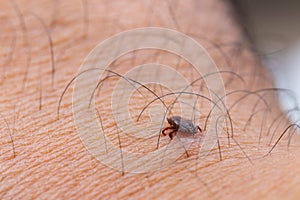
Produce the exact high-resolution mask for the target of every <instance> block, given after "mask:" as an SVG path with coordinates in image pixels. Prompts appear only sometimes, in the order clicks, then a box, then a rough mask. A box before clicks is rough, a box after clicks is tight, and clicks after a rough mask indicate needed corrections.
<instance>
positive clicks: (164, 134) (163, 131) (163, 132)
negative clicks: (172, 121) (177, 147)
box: [161, 127, 174, 136]
mask: <svg viewBox="0 0 300 200" xmlns="http://www.w3.org/2000/svg"><path fill="white" fill-rule="evenodd" d="M170 129H172V130H174V128H173V127H166V128H164V129H163V130H162V132H161V133H162V134H163V136H166V135H167V134H166V133H165V132H166V131H167V130H170Z"/></svg>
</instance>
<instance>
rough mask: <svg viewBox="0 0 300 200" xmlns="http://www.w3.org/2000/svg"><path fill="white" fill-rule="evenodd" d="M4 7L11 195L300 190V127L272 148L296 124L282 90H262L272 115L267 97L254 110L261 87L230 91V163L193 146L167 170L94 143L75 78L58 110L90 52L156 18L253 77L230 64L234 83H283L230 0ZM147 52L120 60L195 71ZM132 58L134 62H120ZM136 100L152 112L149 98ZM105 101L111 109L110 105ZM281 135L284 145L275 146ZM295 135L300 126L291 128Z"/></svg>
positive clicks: (2, 179) (291, 194)
mask: <svg viewBox="0 0 300 200" xmlns="http://www.w3.org/2000/svg"><path fill="white" fill-rule="evenodd" d="M0 8H1V21H0V23H1V27H2V34H1V55H2V59H1V60H2V61H1V63H2V64H1V70H2V71H1V77H2V79H1V85H0V87H1V98H0V100H1V104H0V105H1V107H0V113H1V120H0V124H1V127H0V128H1V137H0V145H1V148H0V149H1V151H0V152H1V156H0V174H1V176H0V198H1V199H19V198H22V199H32V198H33V199H37V198H41V199H57V198H60V199H62V198H71V199H78V198H86V199H92V198H96V199H108V198H114V199H125V198H129V197H130V198H135V199H154V198H160V199H183V198H185V199H186V198H189V199H204V198H212V199H220V198H225V199H232V198H241V197H242V198H243V199H255V198H268V199H271V198H272V199H274V198H278V199H282V198H285V199H297V197H298V198H299V196H300V190H299V186H298V185H299V184H300V175H299V174H300V168H299V164H300V159H299V158H300V153H299V150H298V148H297V144H298V137H297V135H293V138H292V141H291V146H290V148H289V150H288V149H287V146H288V145H287V144H288V140H287V138H286V137H283V138H285V139H282V140H280V141H279V143H278V146H276V148H274V151H273V152H272V153H271V155H269V156H265V157H264V155H266V154H267V152H268V151H269V150H270V149H271V147H272V145H273V144H274V143H275V141H276V140H277V139H278V138H279V136H280V134H281V133H283V131H284V130H285V129H286V128H287V127H288V126H289V123H288V121H287V120H286V119H285V117H282V113H281V111H280V109H279V106H278V102H277V101H276V98H275V90H274V89H268V90H263V91H261V92H260V93H258V92H257V93H255V94H260V95H262V96H264V97H265V99H266V101H267V104H268V105H269V107H270V109H271V112H270V114H269V115H268V117H264V113H266V112H259V110H263V111H264V110H265V109H266V106H265V105H264V104H263V103H260V104H259V106H257V108H256V110H252V109H253V106H255V105H256V103H257V100H258V99H259V97H258V96H257V95H255V94H253V95H248V96H247V97H245V98H244V99H242V100H240V102H238V101H239V99H240V98H242V97H243V96H244V95H245V94H247V92H240V93H235V94H232V95H230V96H228V98H226V104H227V107H228V108H230V107H231V106H232V109H231V110H230V114H231V117H232V119H233V120H232V121H233V124H234V127H233V130H232V131H233V133H234V138H236V140H237V141H238V143H235V142H234V140H233V139H231V146H230V147H228V143H227V136H226V134H225V135H224V136H223V137H220V143H221V144H220V146H221V150H222V161H220V159H219V150H218V148H217V147H216V148H215V149H213V150H212V152H211V153H210V154H208V155H207V156H206V157H203V158H201V159H199V160H198V161H197V162H196V161H195V157H196V156H195V154H193V149H192V150H191V151H192V152H189V153H190V154H191V156H190V157H188V158H186V157H185V156H184V155H183V156H182V157H181V158H180V159H179V160H178V161H176V162H175V163H173V164H171V165H169V166H167V167H166V168H162V169H160V170H158V171H155V172H149V173H144V174H132V173H125V174H124V175H122V173H121V172H120V171H116V170H114V169H111V168H110V167H107V166H105V165H104V164H102V163H101V162H99V161H98V160H96V159H95V158H94V157H93V156H92V155H91V154H90V153H89V152H88V151H87V149H86V148H85V146H84V145H83V143H82V142H81V140H80V138H79V137H78V135H77V134H76V128H75V125H74V121H73V113H72V89H71V88H70V89H69V90H67V92H66V94H65V96H64V99H63V102H62V104H61V108H60V110H61V111H60V118H59V119H58V118H57V105H58V100H59V98H60V96H61V94H62V92H63V90H64V88H65V87H66V85H67V84H68V82H69V81H70V80H71V79H72V78H73V77H74V76H76V74H77V72H78V70H79V68H80V65H81V63H82V62H83V60H84V58H85V57H86V56H87V55H88V54H89V52H90V51H91V50H92V49H93V48H94V47H95V46H96V45H97V44H98V43H99V42H101V41H103V40H105V39H107V38H108V37H110V36H112V35H114V34H117V33H119V32H121V31H125V30H130V29H133V28H141V27H146V26H155V27H164V28H170V29H175V30H178V31H181V32H183V33H185V34H187V35H189V36H190V37H192V38H194V39H195V40H196V41H197V42H199V43H201V45H203V46H204V47H205V48H206V49H207V51H208V52H209V53H210V55H211V56H212V58H213V60H214V61H215V62H216V64H217V66H218V67H219V69H220V70H227V71H232V72H235V73H237V74H239V75H240V76H242V78H243V81H241V80H240V79H239V78H237V77H236V76H234V75H228V74H227V75H226V74H224V80H225V81H224V82H225V83H227V84H225V86H226V92H227V93H230V92H232V91H248V93H249V91H258V90H261V89H262V88H273V86H272V81H271V78H270V77H269V75H268V72H267V71H265V69H264V68H263V67H262V65H261V63H260V62H259V59H258V58H257V57H256V56H255V53H254V52H253V51H251V47H250V46H251V45H250V44H248V42H247V40H246V38H245V37H244V36H243V32H242V30H241V29H240V28H239V26H238V25H237V23H236V21H235V20H234V17H233V15H232V10H231V7H230V6H229V5H227V3H225V2H223V1H219V0H210V1H205V0H188V1H183V0H174V1H158V0H145V1H138V0H137V1H132V0H120V1H109V0H99V1H96V0H82V1H80V0H76V1H59V0H56V1H50V0H43V1H33V2H32V1H25V0H20V1H14V2H13V1H1V3H0ZM143 55H144V54H143V53H140V54H139V52H136V54H135V53H132V54H129V55H128V56H127V57H124V58H123V62H125V63H123V65H122V67H119V68H120V69H119V68H118V67H116V68H113V69H115V70H121V71H122V70H123V72H124V71H125V72H126V71H128V70H129V69H131V68H132V65H133V64H134V66H136V65H138V64H142V63H145V60H146V61H147V59H148V60H149V61H151V62H154V61H155V60H156V59H157V60H159V61H160V62H161V63H163V64H166V65H173V66H174V65H175V66H177V67H178V70H181V71H182V72H183V73H186V75H187V76H190V78H191V80H194V79H195V77H192V76H193V74H192V73H190V72H189V71H188V69H189V68H187V67H185V65H184V63H183V62H178V60H176V57H172V56H171V55H165V56H161V55H160V54H159V55H156V54H155V53H153V52H152V54H151V52H150V53H149V54H147V56H146V57H145V56H143ZM155 56H156V57H155ZM153 57H155V59H153ZM174 58H175V59H174ZM121 59H122V58H121ZM151 59H152V60H151ZM124 60H125V61H124ZM118 63H119V65H118ZM120 63H122V60H120V61H118V62H116V63H114V65H115V66H120ZM140 76H146V75H145V74H141V75H140ZM165 78H167V77H165ZM243 82H244V83H243ZM106 86H107V87H105V85H104V86H103V87H102V88H101V94H103V96H101V97H102V99H103V98H104V99H105V97H109V95H110V93H109V92H110V90H111V87H110V86H109V84H107V85H106ZM281 92H282V91H281ZM283 92H284V91H283ZM160 95H161V94H160ZM152 99H153V96H152ZM148 100H150V98H149V99H148ZM99 101H100V100H99ZM235 103H236V105H235V106H233V105H234V104H235ZM99 105H100V104H99ZM143 106H144V104H143ZM200 108H201V109H202V110H203V111H204V113H208V112H209V108H206V107H205V106H200ZM98 109H101V107H98ZM132 109H133V110H134V111H136V112H140V111H141V109H142V107H139V106H137V107H133V108H132ZM100 111H101V112H100V113H101V115H102V116H103V117H104V116H105V118H106V119H109V116H110V115H111V113H110V110H109V109H102V110H100ZM256 112H257V114H255V115H254V113H256ZM251 116H252V117H251ZM249 118H251V121H250V120H248V119H249ZM276 119H279V120H277V121H274V120H276ZM204 121H205V117H204V118H203V119H202V118H201V125H203V124H204ZM247 123H248V125H247V126H246V124H247ZM272 123H273V126H272V128H270V129H269V127H270V126H271V125H272ZM165 126H167V122H166V123H165ZM228 126H229V125H228ZM245 126H246V128H245ZM103 128H104V129H105V130H107V131H109V130H113V129H114V126H113V123H104V127H103ZM229 129H230V127H229ZM229 132H230V131H229ZM230 133H231V132H230ZM273 133H274V136H273V140H272V143H271V145H267V144H268V143H269V142H270V139H271V138H272V135H273ZM288 133H292V131H291V132H287V134H286V135H284V136H287V135H288ZM163 139H166V138H163ZM124 140H125V141H124V143H126V138H125V139H124ZM12 141H13V143H12ZM153 141H156V140H145V141H143V146H145V148H146V147H147V146H150V145H153ZM237 144H238V145H240V146H241V148H239V146H238V145H237ZM154 146H156V143H155V144H154ZM12 148H14V151H15V153H14V152H13V150H12ZM241 149H242V150H244V151H245V152H246V153H247V155H248V156H249V157H250V158H251V162H252V164H251V162H250V161H249V160H248V159H247V158H246V157H245V155H244V154H243V152H242V150H241ZM194 150H195V149H194ZM193 155H194V156H193Z"/></svg>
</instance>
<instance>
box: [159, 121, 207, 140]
mask: <svg viewBox="0 0 300 200" xmlns="http://www.w3.org/2000/svg"><path fill="white" fill-rule="evenodd" d="M167 121H168V123H169V124H170V126H169V127H166V128H164V129H163V130H162V135H163V136H166V135H169V137H170V139H171V140H172V139H173V137H174V136H175V135H176V134H177V133H178V132H179V133H187V134H192V135H194V134H196V133H197V132H198V130H199V131H200V133H202V129H201V128H200V127H199V126H195V125H194V123H193V122H192V121H191V120H188V119H184V118H182V117H180V116H174V117H169V118H167ZM168 130H171V131H170V132H169V133H166V131H168Z"/></svg>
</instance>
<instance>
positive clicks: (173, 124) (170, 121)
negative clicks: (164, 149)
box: [167, 117, 179, 129]
mask: <svg viewBox="0 0 300 200" xmlns="http://www.w3.org/2000/svg"><path fill="white" fill-rule="evenodd" d="M167 121H168V123H169V124H170V125H171V126H172V127H174V128H176V129H178V128H179V124H178V123H177V122H176V120H174V119H173V118H172V117H169V118H167Z"/></svg>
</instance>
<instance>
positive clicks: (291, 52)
mask: <svg viewBox="0 0 300 200" xmlns="http://www.w3.org/2000/svg"><path fill="white" fill-rule="evenodd" d="M232 3H233V5H234V7H235V9H236V10H237V19H238V20H239V22H240V24H241V26H242V27H243V28H244V31H245V34H246V35H247V36H248V38H249V39H250V41H251V42H252V43H253V44H254V48H255V49H256V51H257V52H258V55H259V56H260V57H261V58H262V60H263V62H264V63H265V65H266V66H267V67H269V68H270V69H271V71H272V73H273V75H274V82H275V86H276V87H278V88H286V89H289V90H292V91H293V93H294V94H295V96H296V99H297V100H296V101H295V98H294V97H292V96H291V95H289V94H288V93H282V92H281V93H279V95H278V96H279V99H280V102H281V105H282V108H283V110H285V111H288V110H293V111H292V112H288V115H289V117H290V119H291V121H292V122H295V123H298V124H300V112H299V109H298V107H300V101H299V100H300V40H299V39H300V37H299V36H300V1H299V0H289V1H282V0H232Z"/></svg>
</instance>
